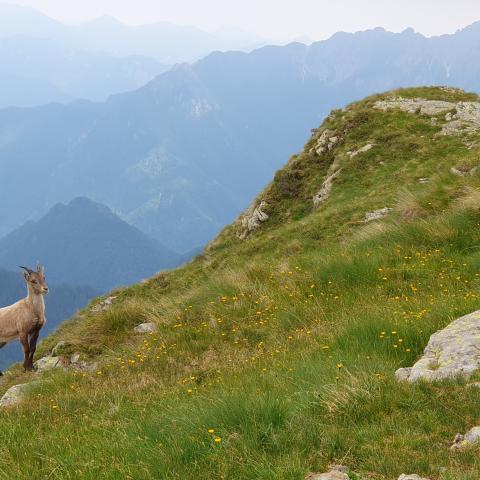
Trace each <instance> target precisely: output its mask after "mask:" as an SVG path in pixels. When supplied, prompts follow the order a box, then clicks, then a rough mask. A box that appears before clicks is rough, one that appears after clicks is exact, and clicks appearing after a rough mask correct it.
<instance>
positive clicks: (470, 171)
mask: <svg viewBox="0 0 480 480" xmlns="http://www.w3.org/2000/svg"><path fill="white" fill-rule="evenodd" d="M477 170H478V166H476V167H472V168H469V169H462V170H459V169H458V168H455V167H452V168H451V169H450V171H451V172H452V173H453V174H454V175H457V176H459V177H465V176H466V175H475V173H476V172H477Z"/></svg>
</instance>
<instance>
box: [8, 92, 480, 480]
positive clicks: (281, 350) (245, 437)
mask: <svg viewBox="0 0 480 480" xmlns="http://www.w3.org/2000/svg"><path fill="white" fill-rule="evenodd" d="M479 102H480V99H479V98H478V96H477V95H475V94H470V93H466V92H464V91H461V90H456V89H451V88H433V87H432V88H414V89H403V90H400V91H394V92H390V93H386V94H382V95H375V96H373V97H368V98H366V99H365V100H363V101H361V102H358V103H355V104H352V105H349V106H348V107H346V108H345V109H341V110H335V111H333V112H332V113H331V114H330V115H329V116H328V118H327V119H326V120H325V121H324V123H323V124H322V125H321V126H320V128H318V129H315V130H313V132H312V136H311V138H310V140H309V141H308V142H307V144H306V145H305V147H304V149H303V150H302V151H301V152H300V153H299V154H297V155H294V156H293V157H291V159H290V160H289V161H288V163H287V164H286V166H285V167H284V168H282V169H281V170H279V171H278V172H277V173H276V174H275V176H274V178H273V180H272V182H271V183H270V185H269V186H268V187H267V188H266V189H265V190H264V191H263V192H261V193H260V194H259V196H258V197H257V198H256V199H255V201H254V202H253V203H252V205H251V207H250V208H249V209H248V210H247V211H246V212H244V214H243V215H242V216H241V217H239V218H238V219H237V220H236V221H235V222H234V223H233V224H232V225H230V226H228V227H227V228H225V229H224V230H223V232H222V233H221V234H220V235H219V236H218V238H217V239H216V240H215V241H214V242H212V243H211V244H210V245H209V246H208V247H207V248H206V250H205V251H204V252H203V254H202V255H200V256H199V257H197V258H196V259H195V260H194V261H193V262H191V263H190V264H188V265H186V266H184V267H182V268H180V269H177V270H173V271H171V272H164V273H162V274H160V275H157V276H155V277H153V278H151V279H150V280H148V281H146V282H143V283H142V284H139V285H135V286H132V287H130V288H128V289H124V290H122V291H119V292H116V293H115V297H116V298H114V299H111V298H109V299H108V301H105V300H104V299H98V300H96V301H94V302H93V304H92V305H90V306H89V307H88V308H86V309H85V310H83V311H82V312H81V313H80V314H79V315H77V316H76V317H74V318H73V319H72V320H71V321H69V322H67V323H66V324H64V325H63V326H62V327H61V328H60V329H59V330H58V331H57V332H56V333H55V334H54V335H53V336H51V337H49V338H47V339H45V340H44V341H43V342H42V344H41V346H40V352H39V355H40V356H41V355H45V354H47V353H48V352H50V351H51V349H52V348H53V347H54V346H55V345H56V344H57V343H58V342H59V341H63V342H65V343H64V344H63V346H62V348H61V350H60V353H58V349H57V354H59V355H62V356H63V357H65V358H68V357H69V356H70V355H71V354H74V353H78V354H79V355H80V357H81V358H83V359H84V361H85V362H87V363H88V362H96V366H95V370H94V371H93V372H86V371H76V370H69V371H63V370H60V369H57V370H52V371H50V372H45V373H43V374H42V376H41V377H40V379H41V381H40V382H39V383H36V384H34V385H32V386H31V390H30V392H27V394H26V395H25V398H24V401H23V403H21V404H20V405H19V406H18V407H14V408H9V409H2V410H0V418H1V427H0V440H1V443H0V444H1V445H2V453H3V454H2V456H1V458H0V467H1V468H0V470H1V471H2V472H4V475H5V476H6V477H9V478H44V477H48V476H53V477H55V476H56V477H58V478H71V479H76V478H78V479H95V478H99V477H102V478H106V479H114V478H135V479H154V478H172V479H173V478H198V479H211V478H225V479H245V480H246V479H252V478H258V479H302V478H304V477H305V476H306V475H307V474H308V472H322V471H326V470H327V467H328V465H329V464H332V463H342V464H344V465H348V467H349V468H350V470H351V471H352V472H354V473H352V475H351V477H350V478H352V479H367V478H371V479H385V480H387V479H388V480H390V479H397V478H398V476H399V475H400V474H401V473H417V474H419V475H421V476H423V477H429V478H431V479H435V480H436V479H440V478H442V479H445V480H446V479H450V480H453V479H455V480H467V479H468V480H478V479H480V474H479V471H480V468H479V467H480V463H479V460H478V458H479V457H478V448H472V449H467V450H459V451H453V450H450V448H449V447H450V445H451V444H452V441H453V438H454V436H455V435H456V433H458V432H465V431H467V430H468V429H470V428H471V427H473V426H475V425H476V424H477V421H478V401H479V397H480V390H479V389H477V388H473V387H467V385H466V381H465V380H463V379H458V380H450V381H444V382H440V383H418V384H406V383H402V382H398V381H397V380H396V379H395V376H394V373H395V371H396V370H397V369H398V368H400V367H409V366H411V365H412V364H413V363H414V362H415V360H416V359H418V358H419V357H420V355H421V353H422V351H423V349H424V347H425V346H426V344H427V342H428V339H429V337H430V335H431V334H432V333H434V332H436V331H437V330H439V329H440V328H443V327H445V326H446V325H448V324H449V323H450V322H451V321H452V320H454V319H455V318H457V317H459V316H461V315H463V314H467V313H470V312H473V311H475V310H477V309H478V300H479V299H478V293H477V292H478V288H479V286H480V269H479V261H480V252H479V249H478V245H480V233H479V232H480V230H479V229H478V226H479V225H480V195H479V193H478V192H479V190H478V188H479V186H480V176H479V174H480V173H479V170H478V166H479V164H480V121H479V119H480V115H479V111H480V103H479ZM143 322H150V323H153V324H154V325H155V326H156V332H152V333H150V334H146V335H142V334H135V333H134V328H135V327H136V326H137V325H138V324H140V323H143ZM476 375H477V377H478V374H476ZM33 379H38V377H37V376H36V375H35V374H23V373H21V372H20V370H19V369H18V368H14V369H12V371H11V372H10V374H9V375H8V376H7V377H5V379H3V380H2V381H1V382H2V383H1V388H2V391H4V390H6V389H7V388H8V387H9V386H11V385H14V384H18V383H23V382H27V381H30V380H33ZM477 379H478V378H477ZM473 380H475V377H474V378H473ZM72 439H74V440H72ZM18 445H22V449H21V451H20V450H19V448H18ZM24 451H30V452H35V455H34V456H32V458H30V461H28V462H26V461H24V457H23V452H24Z"/></svg>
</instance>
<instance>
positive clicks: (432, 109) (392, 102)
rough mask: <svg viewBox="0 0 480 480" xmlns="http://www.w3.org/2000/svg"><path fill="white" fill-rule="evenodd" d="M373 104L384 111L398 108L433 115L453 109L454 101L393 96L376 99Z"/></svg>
mask: <svg viewBox="0 0 480 480" xmlns="http://www.w3.org/2000/svg"><path fill="white" fill-rule="evenodd" d="M374 106H375V108H377V109H379V110H383V111H384V112H386V111H388V110H393V109H399V110H402V111H403V112H408V113H420V114H422V115H429V116H433V115H439V114H441V113H446V112H448V111H449V110H453V109H454V108H455V103H452V102H445V101H443V100H426V99H424V98H403V97H395V98H390V99H387V100H378V101H377V102H375V105H374Z"/></svg>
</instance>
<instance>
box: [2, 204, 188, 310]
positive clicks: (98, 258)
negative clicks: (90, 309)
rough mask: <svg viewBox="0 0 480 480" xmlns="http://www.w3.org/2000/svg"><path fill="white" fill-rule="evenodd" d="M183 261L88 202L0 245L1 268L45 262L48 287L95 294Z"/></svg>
mask: <svg viewBox="0 0 480 480" xmlns="http://www.w3.org/2000/svg"><path fill="white" fill-rule="evenodd" d="M182 260H183V259H182V258H180V257H179V255H177V254H175V253H174V252H172V251H170V250H169V249H167V248H165V247H163V246H162V245H160V244H159V243H158V242H157V241H156V240H152V239H150V238H148V237H147V236H146V235H145V234H143V233H142V232H140V231H139V230H138V229H137V228H135V227H132V226H131V225H128V224H127V223H125V222H124V221H123V220H121V219H120V218H118V217H117V216H116V215H115V214H113V213H112V211H111V210H110V209H108V208H107V207H105V206H103V205H100V204H98V203H94V202H92V201H90V200H88V199H86V198H76V199H74V200H73V201H72V202H70V203H69V204H68V205H61V204H59V205H56V206H55V207H53V208H52V209H51V210H50V212H48V214H47V215H46V216H45V217H43V218H42V219H40V220H39V221H37V222H33V221H30V222H28V223H26V224H25V225H23V226H22V227H20V228H19V229H17V230H15V231H13V232H12V233H10V234H9V235H7V236H6V237H4V238H2V239H0V267H3V268H6V269H9V270H13V269H15V268H16V267H17V265H27V266H35V265H36V264H37V262H41V263H42V264H44V265H45V268H46V270H47V275H48V280H49V282H51V283H53V284H63V283H66V284H69V285H90V286H91V287H93V289H94V290H95V291H96V292H97V293H98V292H104V291H107V290H109V289H111V288H113V287H116V286H121V285H127V284H131V283H134V282H137V281H139V280H141V279H143V278H147V277H150V276H151V275H152V274H154V273H156V272H158V271H160V270H162V269H164V268H167V267H173V266H176V265H178V264H179V263H181V261H182ZM0 299H1V297H0ZM70 303H71V302H70Z"/></svg>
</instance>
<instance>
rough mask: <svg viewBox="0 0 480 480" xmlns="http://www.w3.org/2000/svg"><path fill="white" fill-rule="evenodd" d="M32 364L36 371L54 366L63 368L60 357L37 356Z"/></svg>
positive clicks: (43, 370) (42, 370)
mask: <svg viewBox="0 0 480 480" xmlns="http://www.w3.org/2000/svg"><path fill="white" fill-rule="evenodd" d="M34 366H35V368H36V370H37V372H45V371H47V370H53V369H54V368H63V367H64V366H65V364H64V361H63V359H62V357H52V356H47V357H42V358H39V359H38V360H37V361H36V362H35V363H34Z"/></svg>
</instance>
